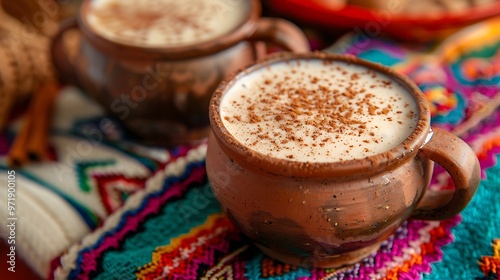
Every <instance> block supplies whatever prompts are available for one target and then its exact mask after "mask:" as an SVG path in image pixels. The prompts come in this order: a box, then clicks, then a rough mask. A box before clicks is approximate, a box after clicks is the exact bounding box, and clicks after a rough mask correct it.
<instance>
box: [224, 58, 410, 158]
mask: <svg viewBox="0 0 500 280" xmlns="http://www.w3.org/2000/svg"><path fill="white" fill-rule="evenodd" d="M220 114H221V119H222V122H223V124H224V126H225V127H226V128H227V130H228V132H229V133H230V134H231V135H233V136H234V137H235V138H236V139H237V140H238V141H239V142H240V143H242V144H243V145H245V146H247V147H248V148H250V149H251V150H254V151H257V152H260V153H262V154H265V155H268V156H270V157H273V158H279V159H286V160H291V161H299V162H337V161H345V160H351V159H361V158H365V157H367V156H371V155H375V154H379V153H382V152H385V151H388V150H390V149H392V148H394V147H395V146H397V145H399V144H400V143H401V142H403V141H404V140H405V139H406V138H407V137H408V136H409V135H410V134H411V132H412V131H413V130H414V128H415V127H416V125H417V121H418V117H419V116H418V109H417V105H416V104H415V101H414V99H413V98H412V95H411V94H410V92H409V91H408V89H406V88H405V87H404V86H402V85H401V84H399V83H398V82H397V81H395V80H393V79H391V78H390V77H389V76H387V75H385V74H383V73H380V72H377V71H375V70H372V69H369V68H365V67H362V66H359V65H355V64H348V63H345V62H340V61H334V62H324V61H322V60H319V59H311V60H292V61H289V62H279V63H275V64H273V65H271V66H268V67H263V68H262V69H260V70H257V71H255V72H252V73H250V74H249V75H246V76H244V77H243V78H241V79H239V80H238V81H237V82H236V83H235V84H234V85H233V86H232V87H231V88H230V89H229V90H228V91H227V92H226V93H225V94H224V96H223V97H222V100H221V104H220Z"/></svg>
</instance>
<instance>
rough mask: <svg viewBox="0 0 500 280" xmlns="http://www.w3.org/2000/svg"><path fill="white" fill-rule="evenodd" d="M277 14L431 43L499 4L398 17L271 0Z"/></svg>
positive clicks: (497, 10) (300, 0)
mask: <svg viewBox="0 0 500 280" xmlns="http://www.w3.org/2000/svg"><path fill="white" fill-rule="evenodd" d="M266 2H267V3H266V4H267V5H268V7H269V8H270V9H271V10H273V11H274V12H276V13H278V14H281V15H284V16H287V17H289V18H291V19H296V20H300V21H301V22H304V23H310V24H314V25H319V26H321V27H324V28H329V29H335V30H338V31H345V30H349V29H353V28H356V31H358V32H359V31H360V30H361V32H364V33H365V34H366V35H367V36H370V37H373V36H378V35H380V34H381V33H387V34H389V35H390V36H393V37H396V38H398V39H403V40H408V41H431V40H435V39H438V38H441V37H443V36H446V35H449V34H450V33H452V32H455V31H456V30H457V29H460V28H462V27H465V26H467V25H470V24H473V23H476V22H479V21H481V20H484V19H487V18H491V17H494V16H498V15H500V2H495V3H492V4H488V5H483V6H477V7H474V8H470V9H468V10H465V11H463V12H453V13H452V12H446V13H433V14H426V15H414V14H401V13H400V14H395V13H392V14H391V13H390V11H389V10H373V9H369V8H364V7H360V6H353V5H347V6H345V7H343V8H341V9H334V8H332V7H329V6H327V5H325V4H323V3H321V2H320V1H311V0H308V1H304V0H268V1H266Z"/></svg>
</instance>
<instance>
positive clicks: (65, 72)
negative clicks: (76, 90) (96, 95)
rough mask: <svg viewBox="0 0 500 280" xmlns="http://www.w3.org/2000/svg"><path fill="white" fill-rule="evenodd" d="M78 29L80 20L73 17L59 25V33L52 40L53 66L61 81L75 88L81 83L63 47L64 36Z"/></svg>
mask: <svg viewBox="0 0 500 280" xmlns="http://www.w3.org/2000/svg"><path fill="white" fill-rule="evenodd" d="M78 28H79V26H78V20H77V19H76V17H71V18H68V19H65V20H63V21H62V22H61V23H60V25H59V30H57V33H56V34H55V35H54V37H53V38H52V41H51V45H50V54H51V57H52V64H53V65H54V67H55V68H56V71H57V73H58V76H59V80H61V81H63V82H65V83H68V84H72V85H75V86H78V85H79V82H78V78H77V75H76V71H75V67H74V65H73V63H71V61H70V60H69V58H68V54H67V53H66V51H65V48H64V45H63V36H64V34H65V33H66V32H67V31H68V30H71V29H78Z"/></svg>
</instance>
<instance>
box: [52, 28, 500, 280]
mask: <svg viewBox="0 0 500 280" xmlns="http://www.w3.org/2000/svg"><path fill="white" fill-rule="evenodd" d="M499 46H500V19H494V20H490V21H487V22H484V23H481V24H478V25H475V26H472V27H469V28H467V29H466V30H463V31H462V32H460V33H458V34H456V35H454V36H452V37H450V38H449V39H447V40H446V41H444V42H442V43H441V44H438V45H432V46H418V47H415V46H413V47H410V46H407V45H402V44H399V43H396V42H393V41H390V40H384V39H375V38H367V37H366V36H364V34H351V35H349V36H346V37H344V38H342V39H341V40H340V41H338V42H337V43H336V44H335V45H334V46H332V47H331V48H329V49H328V51H333V52H340V53H348V54H353V55H356V56H359V57H361V58H364V59H367V60H371V61H375V62H379V63H382V64H385V65H388V66H391V67H393V68H395V69H397V70H398V71H399V72H401V73H404V74H406V75H408V76H409V77H410V78H412V79H413V80H414V81H415V82H416V83H417V84H418V85H419V86H420V88H421V89H422V91H423V92H424V93H425V95H426V97H427V99H428V101H429V104H430V105H431V109H432V120H433V125H434V126H438V127H441V128H443V129H446V130H449V131H452V132H454V133H456V134H457V135H460V136H461V137H462V138H463V139H464V140H465V141H467V142H468V143H469V144H470V146H471V147H472V148H473V150H474V151H475V152H476V154H477V156H478V158H479V160H480V163H481V167H482V172H483V173H482V178H483V180H482V182H481V186H480V188H479V190H478V192H477V194H476V196H475V197H474V199H473V200H472V201H471V203H470V205H469V206H468V207H467V208H466V209H465V210H464V211H463V212H462V214H461V215H459V216H456V217H454V218H452V219H449V220H445V221H420V220H410V221H408V222H406V223H405V224H403V225H402V226H401V227H400V228H399V229H398V230H397V232H396V233H395V234H394V235H393V236H391V237H390V238H389V239H388V240H387V241H386V242H384V244H383V245H382V247H381V248H380V249H379V250H378V251H377V252H376V253H374V254H373V255H371V256H370V257H368V258H366V259H365V260H363V261H362V262H360V263H358V264H355V265H352V266H347V267H343V268H340V269H315V268H311V269H308V268H303V267H296V266H292V265H288V264H283V263H279V262H277V261H275V260H273V259H270V258H268V257H266V256H265V255H264V254H262V253H261V252H260V251H259V250H258V249H256V248H255V247H254V245H252V244H251V242H249V241H248V240H247V239H246V238H245V237H244V236H242V235H241V234H240V233H239V232H238V230H237V229H236V228H235V227H234V226H233V225H232V224H231V222H230V221H229V220H228V219H227V218H226V217H225V215H224V214H223V213H222V212H221V209H220V207H219V205H218V203H217V201H216V200H215V199H214V197H213V194H212V192H211V190H210V186H209V185H208V182H207V179H206V173H205V172H206V171H205V166H204V156H205V151H206V144H202V145H200V146H197V147H194V148H187V147H185V148H179V149H177V150H175V151H172V152H171V155H172V160H170V161H168V163H165V164H162V165H159V167H158V169H156V171H154V174H153V175H152V176H151V177H150V178H149V179H147V180H145V182H140V183H141V184H142V185H141V186H140V187H139V190H138V191H137V192H136V193H134V194H132V195H130V196H129V197H128V199H126V198H124V199H123V200H126V201H125V204H124V206H123V207H121V208H119V209H118V210H116V211H115V212H114V213H112V214H111V215H110V216H109V217H108V218H107V219H106V220H105V221H104V223H103V224H102V226H101V227H99V228H98V229H96V230H95V231H94V232H92V233H90V234H88V235H87V236H86V237H85V238H83V239H82V240H81V242H79V243H77V244H75V245H74V246H72V247H71V248H69V249H68V250H67V251H66V253H65V254H63V255H62V256H61V257H60V258H58V259H56V260H55V261H54V267H53V274H52V277H53V278H56V279H66V278H70V279H136V278H137V279H182V280H184V279H301V280H305V279H467V280H469V279H500V165H499V164H498V162H499V161H498V159H499V158H500V110H499V109H498V104H500V51H499ZM95 164H101V165H105V164H107V163H105V162H101V163H93V164H92V166H93V168H97V167H96V166H95ZM87 166H88V164H87V165H85V166H81V165H80V168H83V169H85V168H86V167H87ZM80 170H82V169H80ZM452 187H453V186H452V182H451V180H450V178H449V176H448V175H447V174H446V172H445V171H444V170H443V169H442V168H440V167H436V170H435V174H434V177H433V180H432V185H431V186H430V188H435V189H448V188H452ZM109 207H111V206H109ZM115 208H116V207H115ZM115 208H113V209H115ZM110 209H111V208H110Z"/></svg>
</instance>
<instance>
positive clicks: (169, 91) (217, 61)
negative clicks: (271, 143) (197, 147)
mask: <svg viewBox="0 0 500 280" xmlns="http://www.w3.org/2000/svg"><path fill="white" fill-rule="evenodd" d="M90 2H91V1H90V0H86V1H84V2H83V4H82V7H81V10H80V12H79V16H78V19H77V20H72V21H68V22H66V23H65V24H64V25H62V27H61V29H60V31H59V33H58V34H57V35H56V36H55V37H54V40H53V46H52V54H53V59H54V62H55V65H56V66H57V68H58V70H59V73H60V76H61V78H62V79H63V80H65V81H67V82H70V83H73V84H77V85H78V86H80V87H82V88H84V89H85V90H86V91H87V92H88V93H89V94H90V95H91V96H92V97H93V98H95V99H96V100H97V101H99V102H100V103H101V104H102V105H103V106H104V107H105V108H106V109H107V110H108V111H109V112H110V113H111V114H112V115H114V116H116V117H117V118H118V119H120V120H122V122H123V123H124V125H125V126H126V127H127V128H129V129H130V130H131V131H132V132H134V133H135V134H137V135H138V136H139V137H140V138H142V140H143V141H144V142H147V143H153V144H162V145H176V144H180V143H185V142H189V141H192V140H197V139H200V138H202V137H205V136H206V135H207V134H208V131H209V121H208V104H209V100H210V97H211V95H212V93H213V92H214V90H215V89H216V87H217V86H218V84H219V83H220V82H221V81H222V80H223V79H224V78H226V77H227V76H228V75H229V74H231V73H234V72H235V71H236V70H237V69H240V68H241V67H244V66H247V65H250V64H251V63H253V62H254V61H255V60H256V59H258V58H259V57H261V56H263V54H264V53H265V50H263V48H262V45H261V44H260V42H269V43H274V44H276V45H278V46H280V47H281V48H283V49H284V50H287V51H292V52H307V51H309V45H308V42H307V39H306V37H305V35H304V34H303V33H302V31H301V30H300V29H298V28H297V27H296V26H295V25H293V24H291V23H290V22H287V21H284V20H281V19H272V18H260V14H261V7H260V2H259V1H258V0H252V1H248V4H247V5H246V8H247V9H248V12H247V18H246V19H245V20H244V21H243V23H242V24H240V25H239V26H238V27H237V28H236V29H235V30H233V31H232V32H230V33H228V34H225V35H223V36H220V37H218V38H215V39H213V40H209V41H206V42H200V43H198V44H194V45H186V46H178V47H168V48H158V47H155V48H141V47H138V46H133V45H124V44H120V43H117V42H113V41H111V40H108V39H105V38H103V37H100V36H99V35H98V34H96V33H95V32H93V31H92V29H91V28H89V24H88V22H86V15H87V14H88V13H89V12H91V10H90ZM75 28H77V29H79V31H80V32H81V37H82V38H81V43H80V44H79V45H78V47H77V51H76V52H77V53H76V55H75V56H74V59H73V60H70V59H68V57H67V53H68V51H67V50H65V48H64V44H63V37H64V35H65V33H67V31H68V30H70V29H75Z"/></svg>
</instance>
